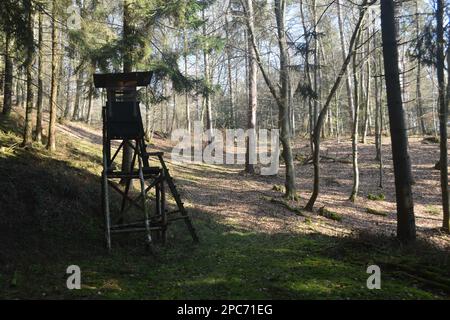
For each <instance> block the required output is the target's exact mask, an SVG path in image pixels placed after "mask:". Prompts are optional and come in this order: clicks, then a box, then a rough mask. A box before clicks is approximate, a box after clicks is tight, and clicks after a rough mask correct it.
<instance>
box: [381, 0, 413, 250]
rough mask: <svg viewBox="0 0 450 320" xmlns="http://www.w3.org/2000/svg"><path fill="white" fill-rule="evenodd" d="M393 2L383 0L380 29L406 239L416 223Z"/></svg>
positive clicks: (400, 232) (400, 222) (400, 233)
mask: <svg viewBox="0 0 450 320" xmlns="http://www.w3.org/2000/svg"><path fill="white" fill-rule="evenodd" d="M394 6H395V4H394V1H393V0H381V33H382V38H383V57H384V74H385V81H386V95H387V104H388V109H389V123H390V131H391V141H392V156H393V162H394V174H395V194H396V200H397V237H398V238H399V239H400V240H401V241H403V242H409V241H412V240H414V239H415V238H416V224H415V218H414V203H413V197H412V191H411V162H410V158H409V154H408V135H407V132H406V125H405V118H404V111H403V102H402V95H401V87H400V71H399V66H398V63H399V60H398V48H397V46H398V44H397V26H396V23H395V8H394Z"/></svg>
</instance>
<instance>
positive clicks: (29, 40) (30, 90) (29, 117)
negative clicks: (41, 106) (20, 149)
mask: <svg viewBox="0 0 450 320" xmlns="http://www.w3.org/2000/svg"><path fill="white" fill-rule="evenodd" d="M24 10H25V14H26V49H27V50H26V58H25V70H26V74H27V102H26V109H25V127H24V130H23V141H22V146H27V145H30V144H31V143H32V141H33V95H34V87H33V63H34V34H33V31H34V30H33V20H34V18H33V8H32V6H31V0H25V1H24Z"/></svg>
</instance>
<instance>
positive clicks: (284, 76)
mask: <svg viewBox="0 0 450 320" xmlns="http://www.w3.org/2000/svg"><path fill="white" fill-rule="evenodd" d="M285 13H286V1H285V0H275V17H276V21H277V34H278V45H279V48H280V84H281V88H280V102H281V103H280V108H279V112H278V117H279V118H278V122H279V127H280V128H281V134H280V139H281V144H282V145H283V159H284V161H285V164H286V181H285V186H286V197H288V198H291V199H292V198H294V197H295V196H296V190H295V167H294V159H293V156H292V148H291V134H290V126H289V112H288V111H289V110H288V98H289V97H288V94H289V91H288V90H289V73H288V72H289V70H288V59H287V43H286V30H285ZM251 30H253V28H251ZM253 40H254V39H253ZM253 46H254V47H255V43H254V42H253Z"/></svg>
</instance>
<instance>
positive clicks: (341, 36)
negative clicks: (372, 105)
mask: <svg viewBox="0 0 450 320" xmlns="http://www.w3.org/2000/svg"><path fill="white" fill-rule="evenodd" d="M336 5H337V14H338V24H339V40H340V42H341V52H342V61H345V57H346V55H347V49H346V45H345V38H344V24H343V22H342V15H341V4H340V0H337V2H336ZM345 89H346V90H347V102H348V108H349V112H350V116H351V118H352V119H353V118H354V117H355V106H354V104H353V93H352V83H351V79H350V73H348V72H347V73H346V75H345Z"/></svg>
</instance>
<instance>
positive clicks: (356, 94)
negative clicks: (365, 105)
mask: <svg viewBox="0 0 450 320" xmlns="http://www.w3.org/2000/svg"><path fill="white" fill-rule="evenodd" d="M358 42H359V32H358V36H357V40H356V44H358ZM353 84H354V94H353V96H354V107H355V109H354V113H353V115H354V117H353V127H352V168H353V186H352V192H351V194H350V198H349V199H350V201H352V202H355V200H356V197H357V196H358V191H359V165H358V127H359V100H360V99H359V92H358V86H359V84H358V77H357V72H356V54H354V55H353Z"/></svg>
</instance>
